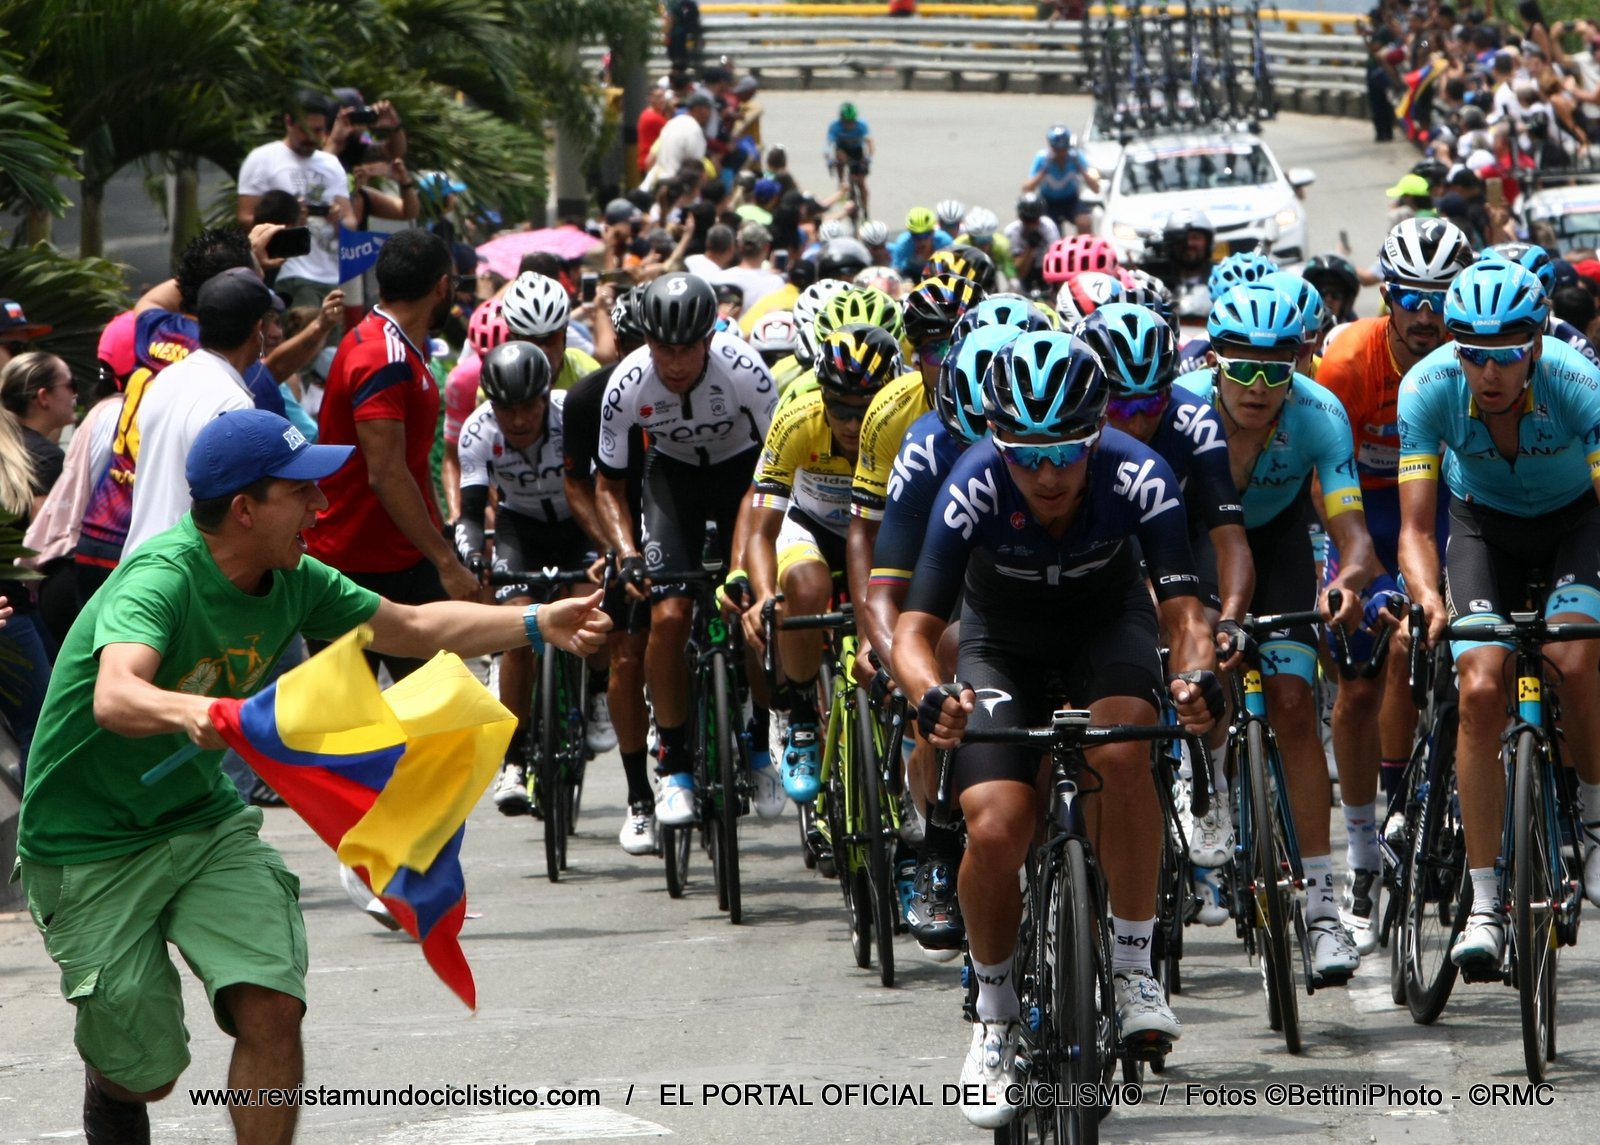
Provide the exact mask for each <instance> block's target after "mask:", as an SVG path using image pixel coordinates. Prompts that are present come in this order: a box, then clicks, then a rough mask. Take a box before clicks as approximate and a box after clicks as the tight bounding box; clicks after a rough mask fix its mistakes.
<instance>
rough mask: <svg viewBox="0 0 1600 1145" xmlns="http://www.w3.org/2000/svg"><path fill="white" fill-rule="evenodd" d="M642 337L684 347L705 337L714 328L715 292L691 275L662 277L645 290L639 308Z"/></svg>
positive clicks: (702, 280)
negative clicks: (642, 329) (642, 328)
mask: <svg viewBox="0 0 1600 1145" xmlns="http://www.w3.org/2000/svg"><path fill="white" fill-rule="evenodd" d="M639 324H640V325H641V326H642V327H644V333H645V337H647V338H649V339H651V340H652V341H655V342H665V343H666V344H667V345H669V346H687V345H688V344H689V343H691V342H699V341H701V340H702V339H703V338H705V337H707V336H708V335H709V334H710V333H711V331H712V329H713V328H714V327H715V326H716V324H717V292H716V291H715V290H713V289H712V288H711V284H710V283H709V282H707V281H706V280H705V279H703V278H698V277H696V276H695V275H692V274H663V275H662V276H661V277H660V278H658V279H656V280H655V281H654V282H652V283H651V284H650V285H649V286H647V287H645V291H644V298H643V299H642V300H641V302H640V305H639Z"/></svg>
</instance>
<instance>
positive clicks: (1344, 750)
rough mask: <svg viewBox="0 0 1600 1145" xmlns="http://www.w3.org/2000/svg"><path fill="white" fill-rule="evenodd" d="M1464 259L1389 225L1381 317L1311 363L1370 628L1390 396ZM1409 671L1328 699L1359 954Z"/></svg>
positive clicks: (1435, 230)
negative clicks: (1337, 433)
mask: <svg viewBox="0 0 1600 1145" xmlns="http://www.w3.org/2000/svg"><path fill="white" fill-rule="evenodd" d="M1471 262H1472V249H1471V247H1470V246H1468V244H1467V238H1466V235H1464V234H1463V233H1462V232H1461V231H1460V230H1459V229H1457V228H1456V227H1455V226H1454V225H1453V224H1451V223H1448V222H1445V221H1444V220H1443V219H1407V220H1406V221H1405V222H1402V223H1401V224H1399V225H1398V226H1396V227H1395V228H1393V229H1392V230H1391V231H1390V232H1389V234H1388V236H1387V237H1386V238H1385V239H1384V242H1383V247H1382V249H1381V250H1380V251H1379V254H1378V266H1379V269H1380V271H1381V272H1382V276H1383V282H1382V284H1381V285H1380V286H1379V292H1380V293H1381V294H1382V295H1383V299H1384V302H1385V303H1386V304H1387V306H1388V313H1387V314H1385V315H1384V316H1383V317H1381V318H1361V319H1358V320H1357V321H1355V322H1354V323H1351V324H1350V326H1349V327H1348V329H1346V330H1345V331H1344V332H1343V333H1341V334H1340V336H1339V337H1338V339H1336V340H1335V341H1334V342H1333V343H1332V344H1330V345H1329V346H1328V349H1327V352H1326V353H1325V354H1324V355H1323V358H1322V363H1321V366H1320V367H1319V368H1318V371H1317V381H1318V382H1320V383H1321V384H1322V385H1324V386H1326V387H1327V388H1328V390H1330V391H1331V392H1332V393H1333V395H1334V396H1335V397H1337V398H1338V399H1339V401H1340V403H1341V404H1342V405H1343V406H1344V409H1345V413H1346V414H1347V415H1348V417H1349V418H1350V426H1351V429H1352V430H1354V432H1355V444H1356V471H1357V474H1358V475H1359V477H1360V479H1361V500H1362V504H1363V506H1364V508H1365V512H1366V516H1367V531H1368V533H1369V534H1370V535H1371V537H1372V544H1373V549H1374V553H1375V555H1376V557H1377V560H1378V564H1379V566H1381V567H1380V569H1379V570H1378V575H1377V576H1376V577H1374V578H1373V581H1372V583H1371V585H1369V586H1368V592H1367V596H1366V599H1365V600H1364V601H1363V612H1364V616H1363V619H1364V620H1365V621H1366V627H1367V628H1371V627H1372V626H1373V625H1374V624H1377V623H1386V621H1383V619H1382V616H1381V612H1382V610H1383V608H1384V606H1385V604H1386V603H1387V602H1388V600H1389V598H1390V596H1391V595H1392V594H1394V593H1396V592H1397V591H1398V589H1399V584H1398V580H1397V578H1398V577H1399V575H1400V557H1399V545H1400V490H1399V465H1400V426H1399V417H1398V414H1397V413H1396V407H1395V403H1396V402H1397V401H1398V399H1399V395H1400V379H1401V378H1402V377H1404V376H1405V374H1406V373H1407V372H1408V371H1409V370H1411V369H1412V368H1413V367H1415V366H1416V365H1417V363H1419V362H1421V361H1422V360H1423V359H1424V358H1426V357H1428V356H1429V355H1430V354H1432V353H1433V352H1434V351H1435V350H1437V349H1438V348H1439V347H1440V346H1441V345H1443V344H1444V343H1445V342H1447V341H1448V340H1449V338H1450V332H1449V331H1448V330H1447V329H1446V328H1445V322H1444V305H1445V303H1444V300H1445V294H1446V292H1447V291H1448V290H1449V288H1450V283H1451V282H1452V281H1454V279H1455V277H1456V275H1458V274H1459V273H1461V271H1462V270H1463V269H1465V268H1466V267H1467V266H1469V265H1470V264H1471ZM1439 508H1440V513H1439V516H1438V518H1437V520H1436V521H1435V525H1436V530H1435V534H1434V535H1435V536H1437V537H1439V538H1440V539H1441V540H1442V539H1443V538H1444V537H1445V536H1447V535H1448V529H1449V519H1448V517H1446V516H1445V515H1444V510H1445V508H1446V506H1444V505H1441V506H1440V507H1439ZM1339 556H1340V554H1339V552H1338V548H1337V546H1332V547H1330V549H1329V552H1328V559H1327V561H1326V564H1325V569H1326V572H1325V575H1327V576H1332V575H1335V574H1336V573H1337V570H1338V568H1339ZM1372 648H1373V645H1372V637H1371V636H1370V635H1369V634H1368V633H1367V632H1365V631H1357V632H1354V633H1351V635H1350V652H1351V655H1352V656H1353V657H1355V658H1356V659H1357V660H1360V661H1365V660H1367V659H1368V658H1369V657H1370V656H1371V654H1372ZM1407 674H1408V673H1407V664H1406V658H1405V657H1403V656H1394V657H1391V658H1390V660H1389V663H1388V668H1387V671H1386V673H1385V675H1384V677H1383V678H1381V679H1371V680H1369V679H1364V678H1362V677H1361V676H1356V677H1355V678H1353V679H1349V680H1341V681H1340V682H1339V692H1338V696H1337V698H1336V699H1335V701H1334V705H1333V725H1332V731H1333V757H1334V762H1335V763H1336V765H1337V766H1338V769H1339V795H1340V800H1341V802H1342V804H1343V808H1344V822H1345V838H1346V842H1345V848H1346V851H1345V859H1346V872H1345V885H1344V894H1343V896H1342V899H1341V917H1342V918H1343V920H1344V923H1345V926H1346V927H1348V928H1349V930H1350V933H1351V935H1352V936H1353V937H1354V938H1355V943H1356V949H1357V950H1358V951H1360V952H1361V953H1362V954H1370V953H1371V952H1372V951H1373V950H1374V949H1376V947H1377V942H1378V928H1377V926H1376V924H1377V923H1378V921H1379V920H1380V919H1381V918H1382V917H1383V916H1382V913H1381V912H1380V911H1379V910H1378V909H1377V907H1378V904H1379V902H1380V900H1381V894H1382V889H1383V880H1382V879H1381V878H1380V877H1379V876H1380V875H1381V873H1382V862H1381V860H1380V851H1379V846H1378V821H1379V816H1378V806H1377V797H1378V793H1379V786H1378V784H1379V779H1380V777H1381V778H1382V783H1383V787H1382V791H1383V794H1384V795H1386V796H1387V797H1389V798H1391V799H1392V798H1393V797H1394V796H1395V794H1396V789H1397V788H1398V787H1399V785H1400V776H1401V774H1402V773H1403V771H1404V769H1405V765H1406V761H1407V759H1409V758H1410V755H1411V745H1412V740H1413V738H1414V735H1415V731H1416V724H1417V712H1416V708H1415V707H1413V706H1412V703H1411V689H1410V687H1409V685H1408V681H1407ZM1374 717H1376V718H1374Z"/></svg>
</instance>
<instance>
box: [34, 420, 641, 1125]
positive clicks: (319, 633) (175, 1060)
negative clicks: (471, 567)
mask: <svg viewBox="0 0 1600 1145" xmlns="http://www.w3.org/2000/svg"><path fill="white" fill-rule="evenodd" d="M350 453H351V447H350V446H326V445H311V444H309V443H308V442H307V441H306V439H305V438H304V436H302V435H301V433H300V432H299V430H297V429H295V428H294V427H293V426H292V425H291V424H290V423H289V422H288V421H286V420H285V419H283V418H281V417H279V416H277V415H276V414H272V413H267V412H265V411H262V410H254V409H249V410H235V411H232V412H229V413H226V414H224V415H223V416H221V417H219V418H217V419H216V420H214V421H212V422H211V423H210V424H208V425H207V426H206V427H205V428H204V429H203V430H202V431H201V432H200V435H199V437H198V438H197V439H196V441H195V444H194V447H193V449H192V450H191V452H190V454H189V457H188V463H187V478H188V482H189V490H190V493H191V495H192V497H193V499H194V501H193V506H192V508H191V510H190V512H189V514H188V515H186V516H185V517H184V518H183V519H182V520H181V521H180V522H179V523H178V524H177V525H176V526H174V527H173V528H172V529H170V530H168V531H167V532H165V533H161V534H158V535H157V536H155V537H153V538H151V539H150V540H149V541H147V542H146V543H145V544H144V545H142V546H141V547H140V549H139V551H138V552H137V553H135V554H134V555H133V557H131V558H130V559H129V560H126V561H124V562H123V563H122V564H121V565H119V566H118V567H117V569H116V571H115V572H114V573H113V574H112V575H111V577H110V579H109V580H107V581H106V583H105V585H104V586H103V587H102V588H101V589H100V591H99V592H97V593H96V594H95V595H94V597H93V598H92V599H91V600H90V601H89V604H88V606H87V607H86V608H85V609H84V611H83V613H82V614H81V615H80V616H79V617H78V619H77V622H76V623H75V624H74V625H73V626H72V629H71V631H70V632H69V633H68V634H67V638H66V641H65V642H64V643H63V645H62V648H61V653H60V656H59V658H58V659H57V661H56V665H55V670H54V673H53V675H52V676H51V680H50V688H49V691H48V693H47V694H46V697H45V702H44V710H43V712H42V713H41V715H40V719H39V730H38V733H37V734H36V736H35V738H34V741H33V747H32V751H31V754H30V756H29V767H28V773H27V785H26V788H25V789H24V792H23V799H22V815H21V820H20V823H19V827H18V840H17V850H18V853H19V855H20V859H19V862H18V867H19V869H20V872H21V877H22V881H23V887H24V889H25V891H26V892H27V896H28V909H29V912H30V914H31V915H32V916H33V920H34V923H35V924H36V925H37V926H38V928H39V930H40V932H41V933H42V934H43V935H44V941H45V949H46V950H47V951H48V952H49V954H50V957H51V958H53V959H54V960H55V961H56V963H57V964H58V965H59V966H60V967H61V988H62V993H63V994H64V995H65V996H66V998H67V1000H68V1001H69V1002H71V1003H72V1004H73V1006H74V1007H76V1009H77V1028H76V1034H75V1042H76V1044H77V1047H78V1052H79V1054H80V1055H81V1056H82V1057H83V1059H84V1062H85V1063H86V1066H87V1071H86V1074H87V1076H86V1088H85V1095H84V1130H85V1134H86V1136H87V1138H88V1140H89V1142H90V1143H91V1145H101V1143H105V1145H109V1143H112V1142H115V1143H117V1145H125V1143H129V1142H148V1141H149V1140H150V1127H149V1126H150V1123H149V1114H148V1112H147V1108H146V1106H147V1103H149V1102H152V1101H159V1100H160V1099H161V1098H163V1097H165V1096H166V1095H167V1094H168V1093H170V1092H171V1091H172V1087H173V1085H174V1084H175V1083H176V1081H177V1079H178V1076H179V1075H180V1074H181V1073H182V1072H183V1070H184V1069H185V1068H186V1067H187V1066H188V1064H189V1052H188V1037H189V1036H188V1031H187V1030H186V1029H185V1028H184V1024H183V1000H182V990H181V984H180V982H179V978H178V971H177V968H176V967H175V966H174V965H173V962H172V959H171V957H170V956H169V955H168V953H167V943H169V942H170V943H172V944H173V945H174V946H176V947H177V948H178V950H179V951H180V953H182V955H183V957H184V959H185V961H187V962H188V964H189V965H190V967H191V968H192V969H193V970H194V972H195V973H196V975H197V976H198V977H199V978H200V979H201V981H202V982H203V983H204V984H205V987H206V993H207V996H208V998H209V999H210V1002H211V1006H212V1010H213V1013H214V1015H215V1017H216V1020H217V1023H218V1025H219V1026H221V1027H222V1029H223V1030H225V1031H227V1032H228V1033H230V1034H232V1035H233V1036H234V1037H235V1039H236V1041H235V1045H234V1052H233V1063H232V1067H231V1069H230V1071H229V1075H228V1076H229V1082H230V1084H232V1085H234V1086H238V1087H272V1088H283V1089H292V1088H293V1087H294V1086H296V1085H298V1084H299V1082H300V1078H301V1066H302V1051H301V1044H300V1023H301V1019H302V1016H303V1014H304V1011H305V997H306V993H305V973H306V939H305V924H304V920H303V919H302V918H301V915H300V909H299V906H298V898H299V885H300V884H299V880H298V879H297V878H296V877H295V876H294V875H293V874H292V873H291V872H290V871H289V870H288V868H287V867H286V866H284V863H283V860H282V858H281V857H280V856H279V855H278V853H277V851H275V850H274V849H273V848H272V847H270V846H269V845H267V844H266V843H264V842H262V841H261V839H260V838H259V835H258V830H259V828H260V825H261V811H260V809H259V808H255V807H247V806H245V805H244V804H243V803H241V802H240V799H239V796H238V794H237V792H236V790H235V788H234V785H233V784H232V783H231V782H230V781H229V780H228V779H227V777H226V776H225V775H224V774H223V773H222V770H221V767H220V761H221V756H222V748H223V746H224V745H223V741H222V738H221V737H220V736H219V735H218V733H217V731H216V729H215V728H214V727H213V726H212V724H211V719H210V714H209V712H210V707H211V703H212V701H213V700H215V699H217V698H219V697H245V696H248V695H251V694H252V693H254V692H256V691H258V690H259V689H260V688H261V686H262V684H263V682H264V680H265V678H266V676H267V673H268V670H269V669H270V668H271V666H272V665H273V664H275V663H276V662H277V660H278V657H279V656H280V655H281V654H282V653H283V650H284V647H285V646H286V645H287V644H288V643H289V641H290V639H291V638H292V637H293V636H294V634H295V633H296V632H300V631H304V632H305V633H306V635H308V636H312V637H320V638H322V639H326V640H331V639H333V638H335V637H337V636H340V635H342V634H343V633H345V632H347V631H349V630H350V629H351V628H353V627H355V626H356V625H358V624H363V623H365V624H368V625H370V626H371V628H372V631H373V641H372V647H373V649H374V650H375V651H380V652H389V653H393V654H396V655H400V656H413V657H419V658H420V657H424V656H429V655H431V654H432V653H433V652H435V651H437V650H438V649H439V648H441V647H447V648H449V649H451V650H453V651H455V652H457V653H459V654H461V655H462V656H481V655H485V654H487V653H490V652H498V651H503V650H505V649H508V648H513V647H517V646H518V645H520V644H522V643H523V642H531V643H534V644H536V645H537V644H540V643H543V642H548V643H550V644H553V645H559V646H560V647H564V648H570V649H572V650H573V651H575V652H577V653H578V654H580V655H586V654H588V653H590V652H593V651H595V650H597V649H598V648H600V647H601V646H602V645H603V644H604V641H605V630H606V629H607V628H609V627H610V621H609V620H608V619H607V618H606V617H605V616H604V614H603V613H601V612H600V610H599V604H600V594H599V593H598V592H596V593H594V594H593V595H592V596H590V597H589V598H587V599H572V600H564V601H560V602H557V603H553V604H549V605H545V606H543V607H542V608H540V609H536V610H530V611H524V610H522V609H518V608H499V607H494V606H492V605H483V604H472V603H466V602H455V601H445V602H439V603H434V604H423V605H416V606H408V605H400V604H395V603H394V602H392V601H389V600H386V599H384V598H383V597H380V596H379V595H378V594H376V593H374V592H372V591H370V590H368V589H365V588H361V587H360V586H358V585H356V584H354V583H353V582H352V581H350V580H348V579H346V578H345V577H344V576H343V575H341V574H340V573H338V572H336V571H334V570H333V569H331V568H329V567H328V566H327V565H324V564H322V563H321V562H320V561H317V560H315V559H314V558H312V557H309V556H306V555H305V552H306V545H305V537H304V532H305V530H307V529H309V528H311V527H312V526H313V525H314V524H315V522H316V517H317V512H318V511H319V510H320V509H323V508H325V507H326V506H327V504H328V501H327V498H326V497H325V496H324V495H323V494H322V492H321V490H320V489H319V488H318V487H317V482H318V481H319V480H321V479H322V478H324V477H326V476H328V475H329V474H330V473H332V472H333V471H334V470H336V469H337V468H338V467H339V466H341V465H343V464H344V462H345V460H346V459H347V458H348V457H349V456H350ZM190 741H192V742H193V743H194V744H196V745H197V746H199V747H200V748H202V749H204V750H202V752H201V753H200V755H199V756H198V757H197V758H196V760H195V761H194V762H191V763H188V764H185V765H184V766H182V767H180V768H179V769H178V770H177V771H175V772H173V773H172V774H171V775H169V776H167V777H166V778H164V779H162V780H160V781H158V782H155V783H153V784H150V785H146V784H144V783H142V782H141V779H140V777H141V776H142V775H144V774H145V772H147V771H148V770H150V769H151V768H152V767H154V766H155V765H156V764H158V763H160V762H161V761H162V760H164V759H166V758H167V757H168V756H169V755H171V754H172V753H173V752H174V751H176V750H178V749H179V748H181V747H183V746H184V745H185V744H186V743H189V742H190ZM229 1112H230V1113H231V1114H232V1116H233V1121H234V1129H235V1132H236V1134H237V1135H238V1138H239V1140H241V1141H247V1140H248V1141H269V1140H270V1141H287V1140H289V1138H290V1137H291V1136H292V1135H293V1132H294V1124H295V1114H296V1111H295V1110H294V1109H293V1108H288V1109H276V1108H243V1107H233V1108H231V1109H230V1110H229Z"/></svg>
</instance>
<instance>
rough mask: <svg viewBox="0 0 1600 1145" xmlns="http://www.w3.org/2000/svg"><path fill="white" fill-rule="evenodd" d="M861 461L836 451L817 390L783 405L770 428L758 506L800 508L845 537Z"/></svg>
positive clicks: (809, 517) (758, 475)
mask: <svg viewBox="0 0 1600 1145" xmlns="http://www.w3.org/2000/svg"><path fill="white" fill-rule="evenodd" d="M854 473H855V465H854V463H852V462H851V461H850V460H849V458H846V457H844V456H842V455H840V454H838V453H836V452H835V442H834V440H833V430H832V429H830V428H829V426H828V418H827V413H826V411H825V410H824V408H823V404H822V394H821V392H820V391H817V390H812V392H811V393H810V394H809V395H806V396H804V397H801V398H799V399H797V400H795V401H792V402H790V403H789V404H788V406H787V407H784V408H780V409H779V410H778V412H777V413H776V414H775V415H774V416H773V419H772V426H771V428H769V429H768V430H767V440H766V442H765V444H764V445H763V446H762V449H761V460H760V461H759V462H757V464H756V475H755V505H756V507H757V508H760V509H776V510H778V511H779V512H781V513H782V512H788V510H789V508H790V507H791V506H793V508H794V509H795V511H796V512H797V513H798V514H800V515H801V516H802V517H803V518H805V519H806V520H807V521H809V522H810V523H813V524H815V525H817V526H818V527H820V528H824V529H827V530H829V531H830V532H832V533H836V534H837V535H839V536H841V537H842V536H844V534H845V533H846V531H847V530H848V529H849V525H850V486H851V479H852V477H853V475H854Z"/></svg>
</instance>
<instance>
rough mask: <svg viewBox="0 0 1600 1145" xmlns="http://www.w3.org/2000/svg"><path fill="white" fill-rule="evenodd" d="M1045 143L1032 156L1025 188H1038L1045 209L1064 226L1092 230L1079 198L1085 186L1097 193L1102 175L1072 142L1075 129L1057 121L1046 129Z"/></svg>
mask: <svg viewBox="0 0 1600 1145" xmlns="http://www.w3.org/2000/svg"><path fill="white" fill-rule="evenodd" d="M1044 141H1045V147H1044V149H1043V150H1042V151H1040V152H1039V153H1038V154H1037V155H1035V156H1034V157H1033V167H1032V168H1031V169H1030V170H1029V171H1028V177H1027V178H1026V179H1024V180H1023V181H1022V189H1023V190H1024V191H1036V192H1038V194H1039V197H1040V198H1041V199H1043V200H1044V206H1045V210H1046V211H1048V212H1049V214H1050V217H1051V218H1052V219H1054V220H1055V221H1056V222H1057V223H1059V224H1060V225H1061V226H1062V227H1067V226H1071V227H1073V228H1075V229H1076V230H1077V231H1078V232H1079V233H1080V234H1087V233H1088V230H1089V212H1088V210H1086V209H1085V208H1084V205H1083V203H1082V201H1081V199H1080V198H1079V196H1080V195H1082V193H1083V188H1084V187H1086V186H1087V187H1088V188H1089V190H1091V191H1093V192H1095V193H1096V194H1098V193H1099V191H1100V176H1099V175H1098V174H1096V173H1095V170H1094V168H1092V167H1090V166H1089V164H1088V161H1087V160H1085V159H1084V157H1083V155H1082V154H1081V153H1080V152H1079V151H1078V150H1077V149H1076V148H1075V147H1073V145H1072V129H1071V128H1069V127H1068V126H1067V125H1066V124H1064V123H1058V124H1056V125H1055V126H1054V127H1052V128H1050V130H1049V131H1047V132H1046V133H1045V139H1044Z"/></svg>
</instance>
